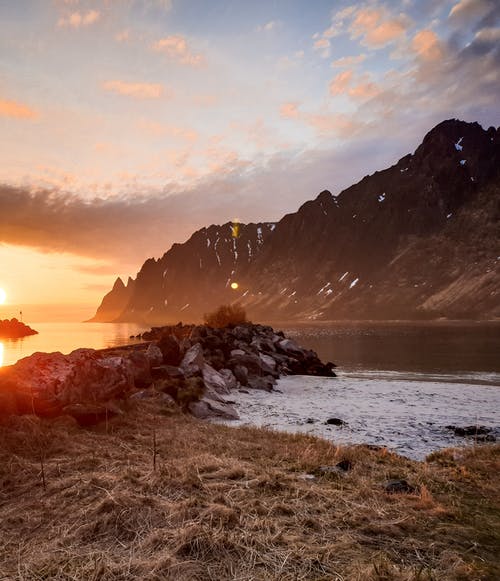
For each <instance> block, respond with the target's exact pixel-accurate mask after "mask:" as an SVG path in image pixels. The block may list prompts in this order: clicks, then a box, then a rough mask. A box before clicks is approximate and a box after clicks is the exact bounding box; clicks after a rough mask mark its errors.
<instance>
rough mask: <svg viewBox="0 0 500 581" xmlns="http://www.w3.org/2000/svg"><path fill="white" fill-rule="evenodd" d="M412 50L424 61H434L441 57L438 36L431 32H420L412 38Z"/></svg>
mask: <svg viewBox="0 0 500 581" xmlns="http://www.w3.org/2000/svg"><path fill="white" fill-rule="evenodd" d="M412 48H413V50H414V51H415V52H416V53H417V55H418V56H419V57H422V58H423V59H424V60H428V61H435V60H438V59H440V58H442V56H443V48H442V46H441V43H440V41H439V38H438V36H437V35H436V33H435V32H433V31H432V30H421V31H420V32H417V34H416V35H415V36H414V37H413V41H412Z"/></svg>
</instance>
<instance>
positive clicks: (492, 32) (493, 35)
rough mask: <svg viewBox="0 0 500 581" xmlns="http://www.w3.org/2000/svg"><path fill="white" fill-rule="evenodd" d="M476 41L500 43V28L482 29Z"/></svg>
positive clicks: (478, 32) (477, 34) (477, 33)
mask: <svg viewBox="0 0 500 581" xmlns="http://www.w3.org/2000/svg"><path fill="white" fill-rule="evenodd" d="M475 39H476V40H477V41H479V42H486V43H494V42H500V28H481V30H478V31H477V32H476V36H475Z"/></svg>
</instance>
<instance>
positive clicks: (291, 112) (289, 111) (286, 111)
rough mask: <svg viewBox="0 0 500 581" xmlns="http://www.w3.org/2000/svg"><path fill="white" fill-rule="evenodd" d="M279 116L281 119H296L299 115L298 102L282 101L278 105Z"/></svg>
mask: <svg viewBox="0 0 500 581" xmlns="http://www.w3.org/2000/svg"><path fill="white" fill-rule="evenodd" d="M280 116H281V117H282V118H283V119H297V117H298V116H299V109H298V103H283V105H281V107H280Z"/></svg>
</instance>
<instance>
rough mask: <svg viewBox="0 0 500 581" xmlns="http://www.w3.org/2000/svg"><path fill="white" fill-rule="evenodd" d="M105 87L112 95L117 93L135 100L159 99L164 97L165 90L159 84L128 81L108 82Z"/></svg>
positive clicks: (104, 84)
mask: <svg viewBox="0 0 500 581" xmlns="http://www.w3.org/2000/svg"><path fill="white" fill-rule="evenodd" d="M103 87H104V89H105V90H106V91H109V92H110V93H117V94H118V95H124V96H126V97H133V98H135V99H159V98H160V97H162V96H163V95H164V88H163V86H162V85H160V84H159V83H129V82H127V81H120V80H114V81H106V82H104V83H103Z"/></svg>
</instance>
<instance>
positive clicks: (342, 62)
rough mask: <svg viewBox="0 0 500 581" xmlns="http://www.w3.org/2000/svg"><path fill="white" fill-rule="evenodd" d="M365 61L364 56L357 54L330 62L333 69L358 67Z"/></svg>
mask: <svg viewBox="0 0 500 581" xmlns="http://www.w3.org/2000/svg"><path fill="white" fill-rule="evenodd" d="M365 59H366V55H365V54H358V55H357V56H344V57H342V58H339V59H337V60H334V61H333V62H332V67H333V68H338V69H341V68H344V67H354V66H356V65H359V64H360V63H362V62H363V61H364V60H365Z"/></svg>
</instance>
